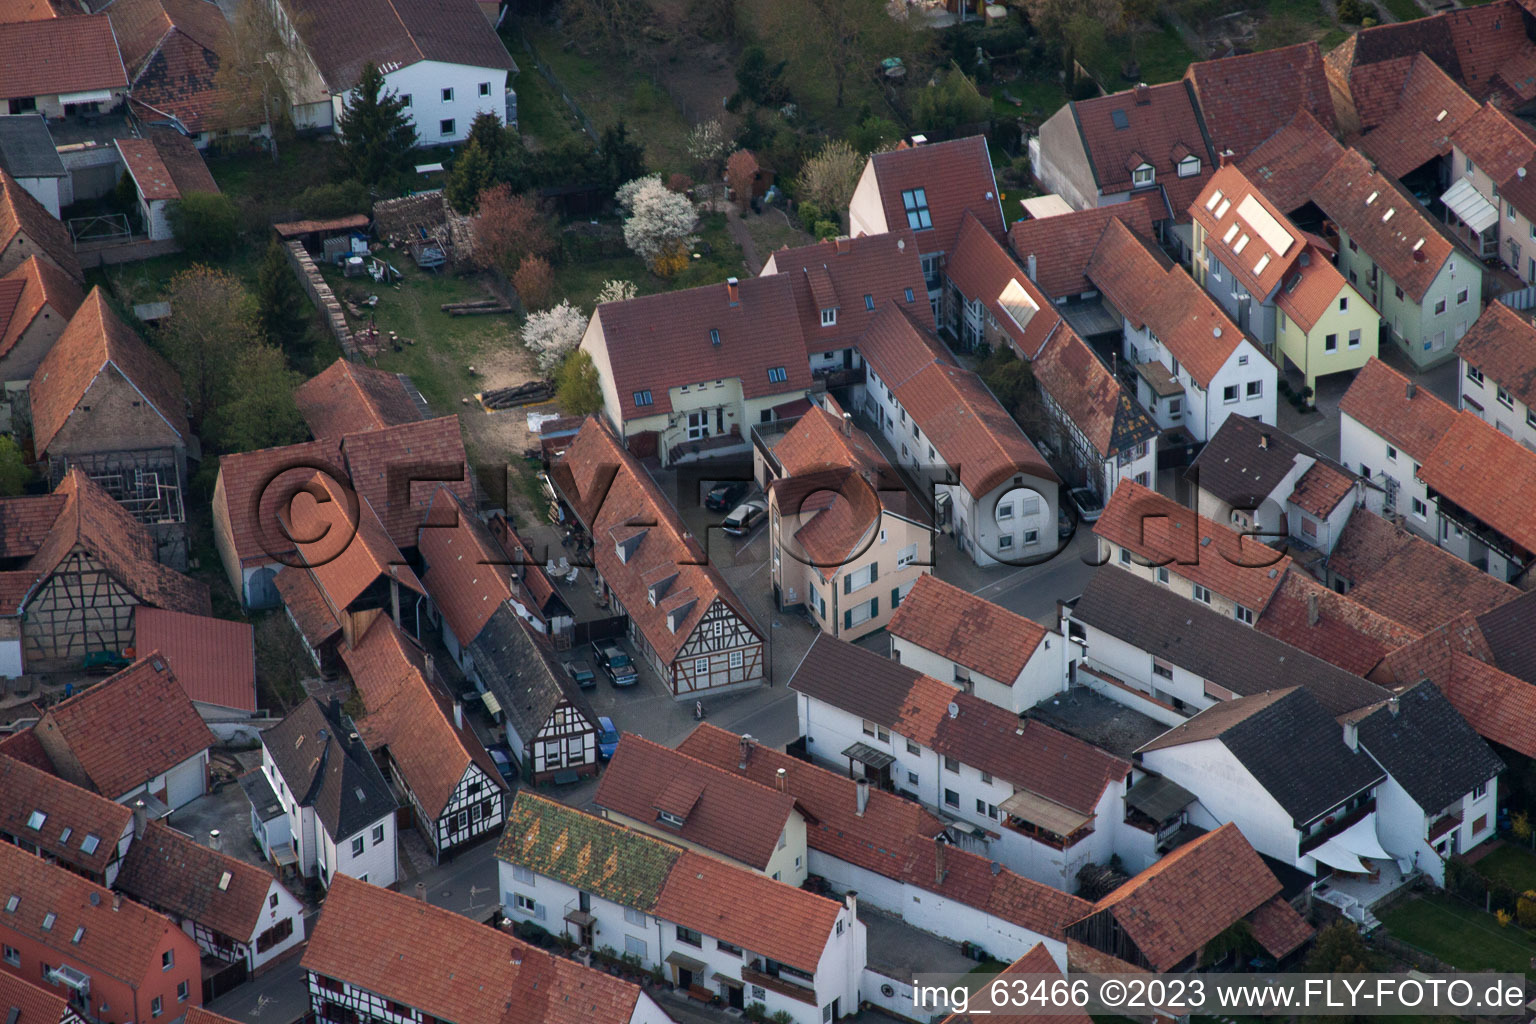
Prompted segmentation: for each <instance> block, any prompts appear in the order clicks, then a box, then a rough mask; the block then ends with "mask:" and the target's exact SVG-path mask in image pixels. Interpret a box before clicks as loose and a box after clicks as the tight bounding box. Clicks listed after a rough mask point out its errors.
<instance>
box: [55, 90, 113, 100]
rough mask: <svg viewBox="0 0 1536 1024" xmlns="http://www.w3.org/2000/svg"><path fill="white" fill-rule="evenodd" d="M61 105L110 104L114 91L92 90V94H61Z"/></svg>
mask: <svg viewBox="0 0 1536 1024" xmlns="http://www.w3.org/2000/svg"><path fill="white" fill-rule="evenodd" d="M59 102H60V103H110V102H112V90H110V89H92V90H91V91H90V92H66V93H60V94H59Z"/></svg>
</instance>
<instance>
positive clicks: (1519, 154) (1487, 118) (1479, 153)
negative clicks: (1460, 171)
mask: <svg viewBox="0 0 1536 1024" xmlns="http://www.w3.org/2000/svg"><path fill="white" fill-rule="evenodd" d="M1451 142H1452V143H1453V144H1454V145H1455V146H1456V148H1457V149H1459V150H1461V151H1462V152H1463V153H1465V154H1466V155H1467V156H1469V157H1471V158H1472V160H1473V162H1474V163H1475V164H1476V165H1477V168H1478V170H1480V171H1482V172H1483V173H1484V174H1486V175H1488V176H1489V177H1490V178H1492V179H1493V181H1494V183H1495V184H1499V185H1502V184H1504V183H1505V182H1506V181H1508V180H1509V179H1511V178H1513V177H1515V176H1516V174H1517V172H1518V171H1519V169H1520V168H1522V167H1525V168H1531V167H1532V165H1533V161H1536V143H1533V142H1532V140H1531V136H1530V135H1529V134H1528V133H1527V130H1526V129H1524V128H1523V127H1521V125H1520V124H1519V123H1518V122H1517V121H1516V120H1515V119H1514V118H1512V117H1511V116H1510V115H1509V114H1507V113H1505V112H1504V111H1502V110H1500V109H1499V108H1498V107H1495V106H1493V105H1492V104H1484V105H1483V106H1482V107H1481V108H1480V109H1479V110H1478V111H1477V113H1475V114H1473V115H1472V116H1471V117H1469V118H1467V119H1466V120H1465V121H1464V122H1463V123H1462V125H1461V127H1460V128H1458V129H1457V130H1456V134H1454V135H1453V136H1451Z"/></svg>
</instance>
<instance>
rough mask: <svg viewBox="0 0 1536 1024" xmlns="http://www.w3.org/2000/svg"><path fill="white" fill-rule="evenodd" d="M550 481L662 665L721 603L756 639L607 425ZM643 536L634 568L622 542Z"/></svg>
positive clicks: (589, 432) (575, 447) (574, 450)
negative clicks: (660, 575)
mask: <svg viewBox="0 0 1536 1024" xmlns="http://www.w3.org/2000/svg"><path fill="white" fill-rule="evenodd" d="M801 362H802V365H803V364H804V356H803V355H802V356H801ZM551 476H553V477H554V478H555V482H556V485H557V486H558V487H559V488H560V491H561V493H562V494H563V495H564V497H565V499H566V501H567V502H568V503H570V505H571V507H572V508H573V509H574V510H575V511H576V514H577V515H578V516H579V517H580V518H581V521H582V522H583V523H585V524H586V526H587V529H588V531H589V532H590V533H591V534H592V536H593V537H594V538H595V540H596V544H595V546H594V547H593V549H592V559H593V561H594V563H595V564H596V566H597V571H598V572H600V573H602V576H603V580H604V582H605V583H607V585H608V587H609V588H610V589H611V590H612V591H613V592H614V593H615V594H616V595H617V596H618V598H619V601H620V602H621V603H622V604H623V606H624V609H625V611H626V612H627V613H628V614H629V617H630V621H631V622H633V623H634V626H635V628H636V629H638V630H640V632H641V633H642V634H643V635H644V637H645V639H646V642H647V643H649V644H650V646H651V649H652V650H654V651H655V652H656V655H657V657H658V658H660V660H661V662H662V663H663V664H671V662H672V661H673V660H674V659H676V658H677V657H678V652H679V651H681V650H682V649H683V646H684V645H685V644H686V643H687V642H688V641H689V639H690V638H691V637H692V636H693V631H694V629H695V628H696V627H697V626H698V624H699V622H700V620H702V619H703V618H704V616H705V614H706V613H707V612H708V611H709V609H710V608H711V607H712V606H713V605H714V604H715V602H716V601H720V602H723V603H724V604H725V605H726V606H727V607H729V608H730V609H731V610H732V611H733V612H735V614H736V616H737V617H738V618H740V619H741V621H742V622H743V623H744V624H745V625H747V626H748V627H749V628H751V629H752V630H753V632H754V633H756V626H755V625H754V624H753V622H752V619H751V618H750V616H748V615H747V613H746V610H745V606H744V605H743V604H742V602H741V599H740V598H738V597H737V596H736V594H735V593H733V592H732V591H731V589H730V587H729V586H728V585H727V584H726V582H725V579H724V578H723V577H722V576H721V575H720V573H719V571H718V570H717V569H716V568H715V567H714V566H713V565H712V564H710V562H709V559H708V558H707V557H705V554H704V549H703V548H702V547H701V546H700V545H699V542H698V541H697V540H696V539H694V537H693V535H692V534H690V533H689V532H688V530H687V528H686V527H685V526H684V525H683V521H682V519H681V518H680V517H679V516H678V514H677V510H676V509H674V508H673V507H672V503H671V502H670V501H668V500H667V498H666V496H665V495H664V494H663V493H662V492H661V488H659V487H658V486H656V482H655V481H654V480H652V479H651V477H650V474H649V473H647V472H646V470H645V467H643V466H641V465H640V463H639V462H637V461H636V460H635V458H634V456H632V455H630V454H629V452H627V451H625V450H624V449H623V447H621V446H620V445H619V443H618V441H617V439H616V438H615V437H614V436H613V433H612V432H611V431H610V430H609V429H608V427H607V425H606V424H605V423H603V422H601V421H599V420H596V419H589V420H588V421H587V422H586V424H585V425H584V426H583V427H582V428H581V432H580V433H579V434H577V435H576V438H575V440H573V441H572V442H571V445H570V447H569V448H567V449H566V452H565V456H564V457H563V458H562V459H561V460H560V461H559V462H557V463H556V464H555V466H554V467H553V469H552V470H551ZM636 529H642V530H643V534H644V536H643V537H642V539H641V540H640V544H639V547H638V548H637V549H636V551H635V552H634V553H633V554H632V555H631V556H630V558H629V560H628V561H627V562H625V561H620V559H619V556H618V553H617V550H616V545H615V538H616V536H617V535H619V534H620V533H623V532H626V531H627V532H634V531H635V530H636ZM673 569H675V570H676V579H674V580H672V582H671V583H670V585H669V586H668V587H667V589H666V590H665V591H664V592H663V593H662V594H660V595H658V600H657V602H656V603H655V604H652V603H651V601H650V597H649V590H650V587H649V585H648V581H651V582H654V581H655V579H656V575H657V572H658V571H659V570H666V571H667V574H668V575H670V574H671V570H673ZM685 596H686V598H688V599H690V600H691V601H692V604H691V606H689V607H688V609H687V611H685V612H683V613H682V614H681V617H680V618H679V619H678V621H677V623H676V626H677V628H676V629H672V628H670V627H669V625H668V617H669V609H670V608H672V607H674V606H675V605H678V603H679V599H680V598H683V597H685ZM679 606H680V605H679Z"/></svg>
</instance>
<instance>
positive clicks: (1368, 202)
mask: <svg viewBox="0 0 1536 1024" xmlns="http://www.w3.org/2000/svg"><path fill="white" fill-rule="evenodd" d="M1379 195H1381V193H1380V192H1372V193H1371V194H1370V195H1368V196H1366V197H1365V205H1366V206H1370V205H1371V204H1372V203H1374V202H1375V201H1376V197H1377V196H1379Z"/></svg>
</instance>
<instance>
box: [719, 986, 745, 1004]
mask: <svg viewBox="0 0 1536 1024" xmlns="http://www.w3.org/2000/svg"><path fill="white" fill-rule="evenodd" d="M720 987H721V988H723V989H725V1004H726V1005H727V1006H730V1007H733V1008H734V1009H737V1010H744V1009H746V1005H745V1004H746V1001H745V999H744V998H743V994H744V993H745V991H746V990H745V989H743V988H742V987H741V986H740V985H727V984H725V983H724V982H721V984H720Z"/></svg>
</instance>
